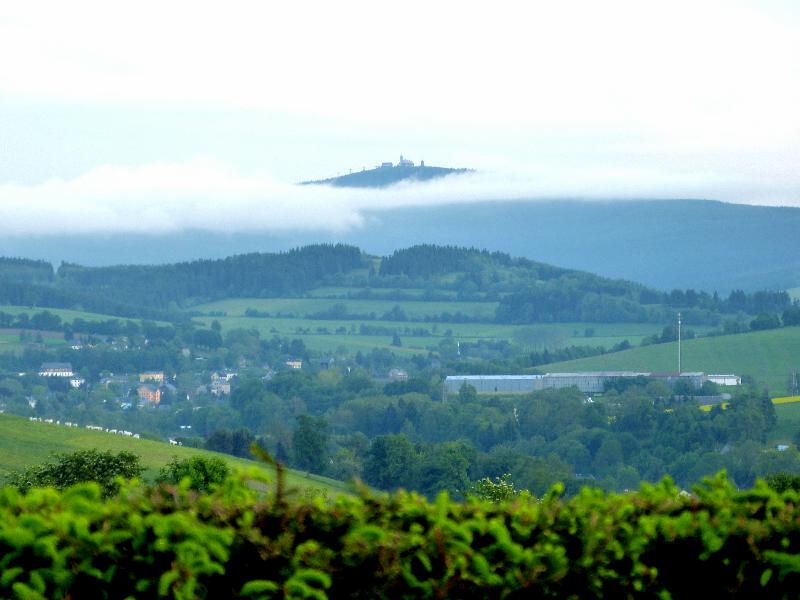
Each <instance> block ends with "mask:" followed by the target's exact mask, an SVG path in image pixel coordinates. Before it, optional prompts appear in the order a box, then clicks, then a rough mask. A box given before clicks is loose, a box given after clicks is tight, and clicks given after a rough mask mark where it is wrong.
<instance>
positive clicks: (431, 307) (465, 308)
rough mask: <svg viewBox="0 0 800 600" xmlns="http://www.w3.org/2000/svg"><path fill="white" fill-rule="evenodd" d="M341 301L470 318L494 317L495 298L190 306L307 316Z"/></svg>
mask: <svg viewBox="0 0 800 600" xmlns="http://www.w3.org/2000/svg"><path fill="white" fill-rule="evenodd" d="M337 304H339V305H344V306H346V307H347V311H348V312H349V313H352V314H359V315H368V314H371V313H374V314H375V315H376V316H378V317H380V316H381V315H383V314H384V313H387V312H389V311H391V310H392V309H393V308H394V307H396V306H399V307H400V308H401V309H402V310H403V311H404V312H405V313H406V315H407V316H408V317H409V318H411V319H415V318H416V319H422V318H424V317H434V316H437V315H440V314H442V313H446V312H447V313H451V314H454V313H457V312H460V313H462V314H465V315H468V316H469V317H471V318H481V319H487V320H491V319H494V314H495V310H496V309H497V302H445V301H425V300H385V299H380V300H371V299H370V300H360V299H359V300H351V299H346V298H344V299H331V298H235V299H228V300H218V301H216V302H210V303H208V304H200V305H198V306H193V307H192V308H191V310H192V311H199V312H202V313H206V314H208V313H212V312H223V313H225V314H226V315H227V316H231V317H242V316H244V314H245V311H246V310H247V309H248V308H252V309H255V310H258V311H261V312H268V313H270V314H273V315H274V314H277V313H283V314H291V315H293V316H295V317H306V316H308V315H310V314H314V313H320V312H324V311H326V310H329V309H330V308H331V307H332V306H334V305H337Z"/></svg>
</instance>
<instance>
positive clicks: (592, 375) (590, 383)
mask: <svg viewBox="0 0 800 600" xmlns="http://www.w3.org/2000/svg"><path fill="white" fill-rule="evenodd" d="M636 377H643V378H646V379H654V380H658V381H663V382H665V383H667V384H668V385H674V384H675V383H676V382H677V381H679V380H684V381H689V382H690V383H691V384H692V386H693V387H694V388H695V389H699V388H701V387H702V385H703V383H704V382H706V381H712V382H715V383H718V382H719V383H724V384H725V385H739V384H740V383H741V379H740V378H739V377H737V376H736V375H706V374H705V373H700V372H688V373H687V372H683V373H659V372H638V371H597V372H582V373H545V374H544V375H450V376H448V377H447V378H445V380H444V385H445V390H446V392H447V393H448V394H457V393H458V392H459V390H460V389H461V386H463V385H464V384H467V385H471V386H472V387H474V388H475V390H476V391H477V392H478V393H479V394H528V393H530V392H535V391H538V390H545V389H560V388H567V387H573V386H574V387H577V388H578V389H579V390H580V391H581V392H583V393H585V394H601V393H603V392H604V391H605V389H606V386H607V384H609V383H610V382H612V381H613V380H615V379H631V378H636Z"/></svg>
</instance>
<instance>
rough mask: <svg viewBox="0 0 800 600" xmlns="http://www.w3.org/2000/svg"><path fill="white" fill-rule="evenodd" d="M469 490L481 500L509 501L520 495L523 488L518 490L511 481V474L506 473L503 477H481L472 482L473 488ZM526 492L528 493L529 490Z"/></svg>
mask: <svg viewBox="0 0 800 600" xmlns="http://www.w3.org/2000/svg"><path fill="white" fill-rule="evenodd" d="M469 491H470V493H471V494H472V495H473V496H475V497H477V498H480V499H481V500H488V501H490V502H508V501H510V500H513V499H514V498H516V497H517V496H519V495H520V493H522V491H523V490H517V489H516V488H515V487H514V483H513V482H512V481H511V474H510V473H506V474H505V475H503V476H502V477H495V478H494V479H491V478H489V477H484V478H483V479H479V480H478V481H476V482H475V483H473V484H472V489H471V490H469ZM525 492H526V493H528V492H527V490H525Z"/></svg>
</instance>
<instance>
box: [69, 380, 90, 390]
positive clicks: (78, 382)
mask: <svg viewBox="0 0 800 600" xmlns="http://www.w3.org/2000/svg"><path fill="white" fill-rule="evenodd" d="M84 383H86V380H85V379H84V378H83V377H73V378H72V379H70V380H69V384H70V385H71V386H72V387H74V388H75V389H78V388H79V387H81V386H82V385H83V384H84Z"/></svg>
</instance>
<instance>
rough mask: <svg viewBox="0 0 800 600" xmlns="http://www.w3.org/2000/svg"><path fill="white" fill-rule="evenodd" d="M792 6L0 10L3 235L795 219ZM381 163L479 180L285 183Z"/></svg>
mask: <svg viewBox="0 0 800 600" xmlns="http://www.w3.org/2000/svg"><path fill="white" fill-rule="evenodd" d="M209 4H210V3H209ZM798 7H800V3H797V2H796V1H794V0H786V1H781V0H759V1H755V0H753V1H739V2H737V1H735V0H726V1H719V2H717V1H712V0H692V1H686V2H684V1H681V0H671V1H670V2H649V1H644V0H631V1H625V0H607V1H605V2H596V1H586V2H576V1H563V2H493V3H488V2H475V3H471V2H464V1H460V2H416V1H404V2H401V3H376V2H346V1H340V2H319V3H317V2H313V3H312V2H297V1H295V2H281V3H274V2H226V3H214V6H213V7H209V5H207V4H204V3H198V2H196V1H194V2H185V3H184V2H169V3H168V2H163V0H162V1H159V2H148V1H138V2H135V3H125V4H124V6H123V5H121V3H111V2H107V1H104V2H83V1H80V0H74V1H71V2H36V1H30V0H26V1H25V2H6V3H2V4H0V56H2V57H3V58H2V59H0V231H2V232H3V233H6V234H8V233H14V232H21V233H30V232H37V233H46V232H50V231H58V230H62V229H66V230H68V231H95V230H101V229H103V230H133V231H148V230H157V231H165V230H167V231H168V230H173V229H179V228H182V227H194V228H197V227H200V228H211V229H223V230H226V231H236V230H240V229H241V230H243V229H250V230H252V229H293V228H300V229H302V228H310V229H318V228H320V227H322V228H329V229H333V230H337V229H346V228H349V227H357V226H360V225H361V223H362V218H361V210H362V209H364V208H369V207H381V206H397V205H405V204H409V203H431V202H455V201H460V200H484V199H505V198H541V197H548V198H553V197H584V198H670V197H679V198H687V197H690V198H713V199H719V200H725V201H732V202H747V203H758V204H782V205H792V206H800V169H798V165H800V110H799V109H798V107H799V106H800V8H798ZM400 153H403V154H404V155H405V156H407V157H408V158H411V159H412V160H415V161H418V160H419V159H425V161H426V163H427V164H433V165H442V166H456V167H472V168H475V169H477V170H478V173H476V174H475V175H473V176H470V177H468V178H466V179H462V180H458V181H440V182H436V183H434V184H428V185H418V186H404V187H402V188H401V189H397V190H389V191H382V192H364V191H355V192H353V191H346V190H325V189H321V188H297V187H296V186H294V185H292V184H293V183H294V182H296V181H298V180H303V179H309V178H319V177H327V176H332V175H336V174H337V173H346V172H348V171H349V170H350V169H353V170H358V169H361V168H362V167H367V168H369V167H372V166H374V165H376V164H377V163H379V162H381V161H386V160H393V161H397V158H398V156H399V154H400Z"/></svg>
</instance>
